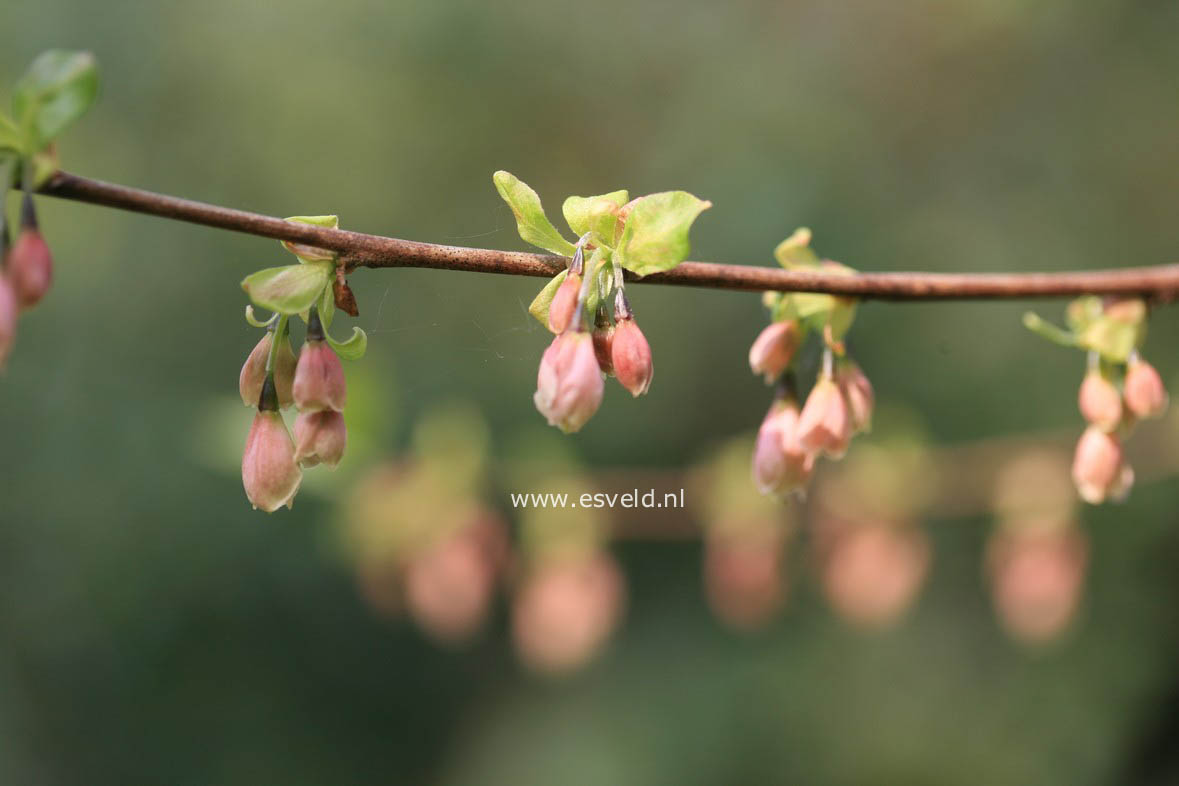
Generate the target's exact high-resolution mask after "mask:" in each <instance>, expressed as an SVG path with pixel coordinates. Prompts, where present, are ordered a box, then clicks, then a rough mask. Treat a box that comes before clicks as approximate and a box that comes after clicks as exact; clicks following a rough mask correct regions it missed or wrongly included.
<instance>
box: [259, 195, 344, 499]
mask: <svg viewBox="0 0 1179 786" xmlns="http://www.w3.org/2000/svg"><path fill="white" fill-rule="evenodd" d="M288 220H290V221H299V222H303V223H311V224H316V225H318V226H332V227H335V226H336V225H337V223H338V222H337V220H336V217H335V216H314V217H308V216H299V217H296V218H291V219H288ZM284 245H285V246H286V247H287V249H288V250H289V251H291V252H292V253H294V254H295V255H296V256H297V257H298V258H299V264H297V265H287V266H285V267H277V268H269V269H267V270H262V271H259V272H257V273H254V274H252V275H250V276H248V277H247V278H246V279H245V281H243V282H242V288H243V289H245V291H246V292H247V293H248V294H249V296H250V299H251V300H253V301H254V303H255V304H256V305H258V306H260V307H263V308H267V309H270V310H271V311H273V312H274V314H273V315H272V316H271V317H270V319H268V320H266V321H264V322H263V321H259V320H258V319H256V318H255V317H254V310H253V307H252V306H247V307H246V321H247V322H249V323H250V324H251V325H253V326H255V327H261V328H265V329H266V335H265V336H263V337H262V339H261V340H260V341H259V342H258V344H257V345H256V346H255V347H254V349H253V351H252V352H250V355H249V357H247V358H246V362H245V364H244V365H243V366H242V371H241V376H240V378H239V380H238V387H239V391H240V393H241V397H242V403H244V404H245V405H246V406H248V407H257V408H258V414H257V415H255V416H254V423H253V426H251V428H250V433H249V436H248V437H247V438H246V448H245V452H244V453H243V454H242V484H243V486H244V487H245V490H246V496H247V497H248V498H249V500H250V503H251V504H253V506H254V507H255V508H261V509H262V510H264V511H266V512H267V513H271V512H273V511H275V510H278V509H279V508H280V507H282V506H283V505H286V506H287V507H290V506H291V505H292V503H293V501H294V498H295V494H296V493H297V492H298V490H299V484H300V483H301V481H302V478H303V472H302V470H303V469H307V468H310V467H314V466H317V465H319V464H323V465H326V466H328V467H331V468H335V466H336V465H337V464H339V463H340V460H341V459H342V458H343V456H344V448H345V446H346V444H347V439H348V434H347V429H346V427H345V425H344V414H343V412H344V404H345V400H346V397H347V391H346V388H345V382H344V369H343V367H342V366H341V364H340V357H345V358H348V359H356V358H358V357H360V356H361V355H363V354H364V350H365V347H366V344H367V339H366V337H365V334H364V331H362V330H361V329H360V328H353V333H352V337H351V338H349V339H348V340H347V341H336V340H335V339H333V338H332V337H331V335H330V334H329V333H328V330H327V329H328V327H329V326H330V324H331V319H332V315H333V314H334V311H335V309H336V307H337V305H339V306H340V307H341V308H347V309H348V310H349V312H350V313H353V312H354V311H355V308H354V306H355V299H354V298H353V297H352V293H351V291H350V290H349V289H348V285H347V283H346V282H344V281H343V278H342V275H340V272H339V268H338V265H337V260H336V258H335V255H334V254H333V253H332V252H329V251H324V250H322V249H315V248H310V247H307V246H301V245H293V244H286V243H284ZM293 316H299V317H301V318H302V319H304V320H305V321H306V323H307V335H306V340H305V342H304V344H303V348H302V350H300V352H299V356H298V359H296V358H295V354H294V352H293V351H292V349H291V343H290V320H291V317H293ZM292 405H293V406H294V407H295V409H296V411H297V413H298V414H297V415H296V417H295V438H294V440H292V439H291V435H290V432H289V431H288V430H287V426H286V423H285V422H284V421H283V418H282V414H281V410H282V409H285V408H287V407H290V406H292Z"/></svg>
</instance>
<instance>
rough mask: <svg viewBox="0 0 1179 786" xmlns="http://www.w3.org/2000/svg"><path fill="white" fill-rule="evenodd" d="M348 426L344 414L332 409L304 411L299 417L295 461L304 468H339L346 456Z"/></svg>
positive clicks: (296, 420)
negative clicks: (317, 466)
mask: <svg viewBox="0 0 1179 786" xmlns="http://www.w3.org/2000/svg"><path fill="white" fill-rule="evenodd" d="M347 444H348V429H347V427H346V426H345V425H344V415H343V414H342V413H340V412H336V411H335V410H332V409H324V410H320V411H318V412H301V413H299V416H298V417H296V418H295V461H297V462H299V464H301V465H302V466H304V467H314V466H316V465H317V464H321V463H322V464H326V465H327V466H329V467H331V468H333V469H334V468H335V467H336V465H337V464H339V463H340V459H342V458H343V457H344V447H345V446H346V445H347Z"/></svg>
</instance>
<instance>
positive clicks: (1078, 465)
mask: <svg viewBox="0 0 1179 786" xmlns="http://www.w3.org/2000/svg"><path fill="white" fill-rule="evenodd" d="M1126 469H1127V467H1125V466H1124V464H1123V455H1122V444H1121V442H1120V441H1119V440H1118V436H1117V434H1114V433H1108V432H1106V431H1104V430H1102V429H1101V428H1100V427H1098V426H1090V427H1089V428H1087V429H1085V433H1084V434H1082V435H1081V439H1080V440H1079V441H1078V442H1077V450H1076V453H1075V454H1074V455H1073V482H1074V483H1075V484H1076V486H1077V493H1078V494H1080V495H1081V499H1083V500H1085V501H1086V502H1088V503H1090V504H1092V505H1100V504H1101V503H1102V502H1105V500H1106V499H1108V498H1113V497H1118V496H1124V495H1125V494H1126V493H1128V492H1129V490H1130V488H1129V487H1130V486H1131V485H1132V484H1133V482H1134V481H1133V477H1134V476H1133V473H1132V472H1131V473H1129V474H1127V473H1126V472H1125V470H1126Z"/></svg>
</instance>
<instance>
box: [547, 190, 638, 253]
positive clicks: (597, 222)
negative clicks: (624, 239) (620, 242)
mask: <svg viewBox="0 0 1179 786" xmlns="http://www.w3.org/2000/svg"><path fill="white" fill-rule="evenodd" d="M629 199H630V196H629V194H627V192H626V190H625V189H623V190H622V191H611V192H610V193H609V194H602V195H600V196H591V197H579V196H571V197H569V198H568V199H566V200H565V203H564V204H563V205H561V212H562V213H563V214H564V215H565V223H567V224H569V228H570V229H572V230H573V234H575V235H577V236H578V237H581V236H582V235H584V234H585V233H586V232H592V233H593V236H594V242H595V243H597V244H598V245H606V246H613V245H614V227H615V224H617V222H618V209H619V208H621V207H622V206H623V205H625V204H626V203H627V201H629Z"/></svg>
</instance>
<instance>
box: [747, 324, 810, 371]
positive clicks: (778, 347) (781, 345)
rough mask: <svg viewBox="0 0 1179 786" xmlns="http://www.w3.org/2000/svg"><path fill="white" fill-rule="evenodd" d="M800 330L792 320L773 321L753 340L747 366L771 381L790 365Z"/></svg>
mask: <svg viewBox="0 0 1179 786" xmlns="http://www.w3.org/2000/svg"><path fill="white" fill-rule="evenodd" d="M800 338H801V331H800V330H799V328H798V323H797V322H795V321H794V320H787V321H785V322H773V323H771V324H770V325H769V326H768V327H766V328H765V329H764V330H762V331H761V333H760V334H759V335H758V337H757V338H756V339H755V340H754V342H753V346H751V347H750V348H749V368H750V370H752V371H753V373H754V374H761V375H762V376H764V377H765V380H766V384H769V383H771V382H773V381H774V380H775V379H777V378H778V376H779V375H780V374H781V373H782V372H783V371H785V370H786V367H787V366H789V365H790V361H791V360H793V359H794V353H795V352H796V351H797V350H798V345H799V340H800Z"/></svg>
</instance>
